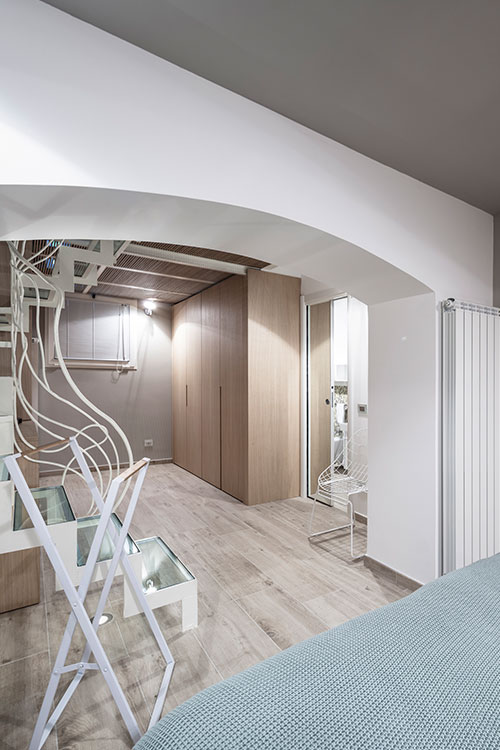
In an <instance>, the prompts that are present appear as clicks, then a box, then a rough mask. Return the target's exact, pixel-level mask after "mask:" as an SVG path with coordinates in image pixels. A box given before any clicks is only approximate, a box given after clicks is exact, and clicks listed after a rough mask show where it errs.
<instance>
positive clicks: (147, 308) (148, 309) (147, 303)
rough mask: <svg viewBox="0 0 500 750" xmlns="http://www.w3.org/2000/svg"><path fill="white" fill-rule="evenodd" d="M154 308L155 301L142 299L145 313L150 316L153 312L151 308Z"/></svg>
mask: <svg viewBox="0 0 500 750" xmlns="http://www.w3.org/2000/svg"><path fill="white" fill-rule="evenodd" d="M155 309H156V302H155V301H154V300H152V299H147V300H144V312H145V313H146V315H149V316H150V317H151V315H152V314H153V310H155Z"/></svg>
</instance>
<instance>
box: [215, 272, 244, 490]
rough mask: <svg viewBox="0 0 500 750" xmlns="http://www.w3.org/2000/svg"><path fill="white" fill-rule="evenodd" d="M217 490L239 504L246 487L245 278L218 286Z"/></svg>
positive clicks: (228, 280) (234, 278)
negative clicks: (219, 479)
mask: <svg viewBox="0 0 500 750" xmlns="http://www.w3.org/2000/svg"><path fill="white" fill-rule="evenodd" d="M219 287H220V376H221V488H222V489H223V490H224V491H225V492H227V493H228V494H229V495H233V497H237V498H239V499H240V500H243V502H246V500H247V488H248V461H247V456H248V439H247V435H248V378H247V375H248V358H247V326H246V305H245V298H246V279H245V278H244V277H243V276H233V277H231V278H230V279H227V280H226V281H223V282H222V283H221V284H220V285H219Z"/></svg>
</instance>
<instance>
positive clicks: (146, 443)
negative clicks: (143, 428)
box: [144, 438, 153, 448]
mask: <svg viewBox="0 0 500 750" xmlns="http://www.w3.org/2000/svg"><path fill="white" fill-rule="evenodd" d="M144 447H145V448H152V447H153V440H152V438H146V440H145V441H144Z"/></svg>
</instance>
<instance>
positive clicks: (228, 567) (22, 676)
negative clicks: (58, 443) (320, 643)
mask: <svg viewBox="0 0 500 750" xmlns="http://www.w3.org/2000/svg"><path fill="white" fill-rule="evenodd" d="M52 482H53V479H51V480H47V481H46V484H51V483H52ZM68 484H69V494H70V499H71V501H72V504H73V507H74V509H75V512H76V513H77V515H80V516H81V515H86V514H87V510H88V496H87V495H86V493H84V492H83V490H82V487H83V485H81V484H80V480H78V479H76V478H75V479H72V480H69V482H68ZM310 503H311V501H305V500H302V499H300V498H295V499H291V500H284V501H281V502H274V503H268V504H265V505H258V506H254V507H247V506H245V505H243V504H242V503H239V502H238V501H237V500H234V499H233V498H231V497H229V496H228V495H226V494H224V493H223V492H221V491H220V490H218V489H216V488H214V487H212V486H211V485H208V484H206V483H205V482H203V481H201V480H200V479H197V478H196V477H194V476H192V475H191V474H188V473H187V472H185V471H183V470H182V469H180V468H178V467H177V466H174V465H172V464H163V465H156V466H152V467H151V468H150V470H149V474H148V477H147V480H146V483H145V485H144V489H143V492H142V496H141V500H140V504H139V507H138V509H137V511H136V516H135V519H134V527H133V529H132V534H133V536H135V538H144V537H147V536H154V535H159V536H161V537H162V538H163V539H164V540H165V541H166V542H167V543H168V544H169V545H170V546H171V547H172V549H173V550H174V551H175V552H176V553H177V554H178V555H179V557H181V559H182V560H183V562H185V563H186V565H187V566H188V567H189V568H190V569H191V571H192V572H193V573H194V574H195V576H196V577H197V579H198V585H199V609H200V612H199V615H200V620H199V627H198V628H197V629H196V630H193V631H190V632H187V633H181V630H180V610H179V607H178V606H176V605H173V606H171V607H168V608H166V607H165V608H163V609H159V610H156V614H157V617H158V620H159V623H160V626H161V627H162V629H163V631H164V633H165V636H166V637H167V640H168V643H169V646H170V648H171V650H172V653H173V655H174V658H175V660H176V667H175V670H174V675H173V679H172V683H171V688H170V690H169V694H168V697H167V701H166V704H165V711H168V710H170V709H172V708H173V707H174V706H176V705H178V704H179V703H181V702H182V701H184V700H186V699H187V698H189V697H190V696H191V695H193V694H194V693H196V692H198V691H199V690H202V689H203V688H205V687H207V686H209V685H211V684H213V683H215V682H217V681H219V680H221V679H223V678H225V677H229V676H230V675H232V674H235V673H236V672H239V671H241V670H242V669H245V668H247V667H249V666H251V665H252V664H255V663H256V662H259V661H261V660H262V659H265V658H267V657H268V656H271V655H272V654H275V653H276V652H278V651H279V650H280V649H284V648H288V647H289V646H291V645H292V644H294V643H297V642H298V641H300V640H302V639H304V638H308V637H310V636H312V635H315V634H316V633H320V632H321V631H323V630H326V629H327V628H330V627H332V626H334V625H338V624H339V623H342V622H344V621H345V620H347V619H349V618H352V617H356V616H357V615H360V614H362V613H364V612H367V611H369V610H371V609H374V608H376V607H379V606H381V605H383V604H386V603H387V602H390V601H394V600H396V599H399V598H400V597H402V596H405V595H406V594H408V593H409V591H408V590H407V589H405V588H403V587H401V586H397V585H396V584H395V583H393V582H392V581H390V580H388V579H387V578H385V577H383V576H381V575H380V574H377V573H374V572H372V571H369V570H368V569H367V568H365V567H364V565H363V562H362V561H361V562H360V561H357V562H352V561H351V560H350V557H349V555H348V552H347V550H348V537H347V535H344V534H343V532H341V533H340V534H337V537H336V538H335V539H333V538H330V539H323V541H320V542H316V543H314V544H311V543H310V542H309V541H308V540H307V534H306V530H307V523H308V519H309V513H310V508H311V505H310ZM343 518H344V517H343ZM338 520H339V521H340V518H339V519H338ZM316 522H317V523H318V528H321V527H323V528H324V527H325V526H327V525H328V526H329V525H333V524H334V523H335V522H336V519H335V518H334V511H332V510H331V509H330V508H327V507H323V506H318V512H317V516H316ZM358 529H359V531H357V532H356V534H357V544H358V546H359V548H360V550H361V549H362V548H363V546H364V544H365V541H366V539H365V537H366V534H365V529H364V527H363V526H361V527H359V526H358ZM42 575H43V586H42V597H43V598H42V601H41V603H40V604H39V605H36V606H33V607H28V608H26V609H23V610H18V611H16V612H11V613H6V614H3V615H0V726H1V727H2V731H1V734H0V747H1V748H9V749H10V748H12V750H14V749H15V750H20V749H21V748H26V747H27V746H28V742H29V738H30V736H31V732H32V730H33V726H34V722H35V719H36V714H37V711H38V709H39V706H40V703H41V700H42V697H43V693H44V691H45V687H46V683H47V679H48V674H49V665H50V664H51V663H53V660H54V658H55V653H56V650H57V647H58V644H59V640H60V638H61V635H62V631H63V628H64V625H65V622H66V618H67V614H68V607H67V601H66V599H65V597H64V594H63V593H62V592H56V591H55V588H54V575H53V572H52V569H51V567H50V565H49V563H48V561H47V559H44V560H43V565H42ZM121 589H122V586H121V583H120V582H119V581H117V582H116V583H115V584H114V585H113V589H112V593H111V597H110V602H109V604H108V606H107V607H106V610H107V611H109V612H111V613H112V614H113V616H114V619H113V621H112V622H111V623H109V624H108V625H106V626H104V627H103V628H101V629H100V631H99V633H100V637H101V639H102V641H103V643H104V645H105V647H106V648H107V650H108V655H110V657H111V658H112V661H113V665H114V667H115V669H116V672H117V674H118V677H119V679H120V680H121V682H122V684H123V685H124V688H125V692H126V694H127V697H128V699H129V701H130V703H131V705H132V707H133V709H134V710H135V711H136V712H137V714H138V716H139V721H140V723H141V725H142V727H143V728H144V729H145V728H146V726H147V722H148V716H149V713H148V710H149V707H150V706H151V705H152V702H153V699H154V696H155V691H156V690H157V688H158V686H159V682H160V679H161V676H162V674H163V662H162V659H161V657H160V656H159V655H158V651H157V648H156V644H155V642H154V641H153V639H152V637H151V635H150V633H149V632H148V628H147V627H146V626H145V623H144V616H143V615H137V616H135V617H131V618H128V619H126V620H124V619H123V618H122V615H121V609H122V590H121ZM91 591H92V593H91V597H90V605H95V603H96V601H97V595H98V591H99V584H94V585H93V587H92V590H91ZM77 645H79V647H80V648H81V646H82V636H81V634H80V633H79V634H78V641H77ZM72 654H74V659H72V661H76V660H77V659H78V658H79V657H78V655H77V654H78V648H76V647H74V648H73V649H72ZM69 679H70V678H69V677H68V679H67V681H66V682H65V683H64V684H63V686H62V689H64V687H65V685H67V683H68V682H69ZM46 747H47V748H48V750H54V749H56V750H57V748H59V750H63V749H64V750H69V749H70V748H71V749H73V748H79V749H85V750H97V748H99V750H118V749H120V750H121V749H122V748H129V747H131V742H130V739H129V737H128V735H127V732H126V730H125V728H124V726H123V723H122V721H121V719H120V717H119V715H118V714H117V711H116V709H115V708H114V705H113V702H112V700H111V698H110V695H109V693H108V690H107V687H106V685H105V683H104V681H103V679H102V677H101V676H100V675H99V674H92V675H86V676H85V678H84V680H83V682H82V683H81V685H80V687H79V688H78V691H77V693H76V694H75V696H74V697H73V699H72V701H71V702H70V704H69V705H68V707H67V708H66V711H65V713H64V714H63V716H62V718H61V719H60V721H59V723H58V726H57V730H56V731H54V732H53V733H52V735H51V736H50V738H49V741H48V742H47V744H46Z"/></svg>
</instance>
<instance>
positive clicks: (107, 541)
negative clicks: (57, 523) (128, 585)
mask: <svg viewBox="0 0 500 750" xmlns="http://www.w3.org/2000/svg"><path fill="white" fill-rule="evenodd" d="M100 518H101V516H88V517H87V518H79V519H78V521H77V527H76V543H77V558H76V564H77V565H78V567H81V566H82V565H85V563H86V562H87V559H88V556H89V552H90V548H91V546H92V542H93V541H94V536H95V532H96V529H97V524H98V523H99V520H100ZM111 522H112V523H113V524H114V526H115V528H116V530H117V531H118V533H119V532H120V531H121V528H122V522H121V521H120V519H119V518H118V516H117V515H115V514H114V513H113V515H112V516H111ZM123 549H124V550H125V552H126V553H127V555H134V554H136V553H137V552H139V550H138V548H137V545H136V544H135V543H134V540H133V539H132V537H130V536H129V535H128V534H127V538H126V540H125V544H124V545H123ZM114 551H115V545H114V542H113V541H112V539H111V537H110V535H109V533H108V532H107V531H106V533H105V535H104V539H103V542H102V546H101V551H100V552H99V555H98V558H97V562H104V561H105V560H111V558H112V557H113V553H114Z"/></svg>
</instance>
